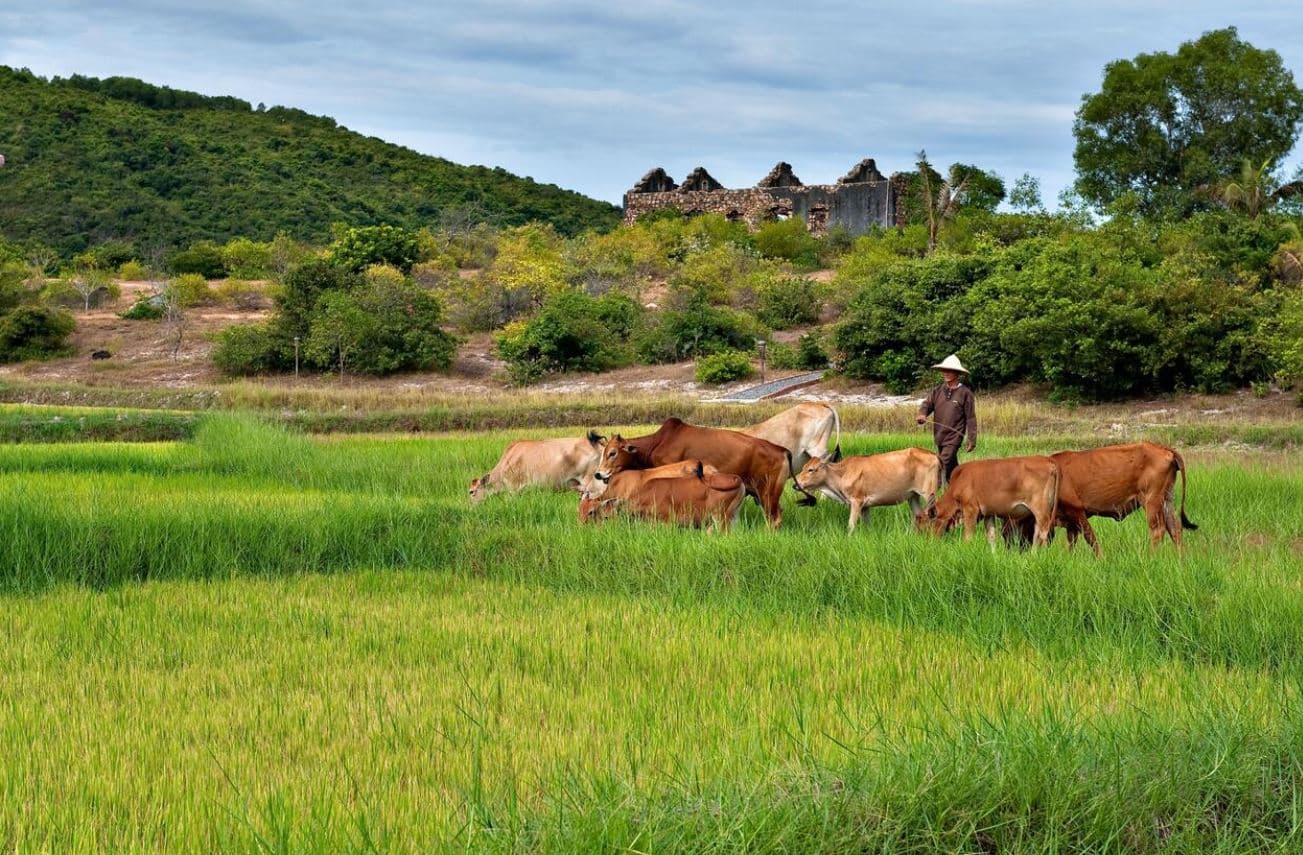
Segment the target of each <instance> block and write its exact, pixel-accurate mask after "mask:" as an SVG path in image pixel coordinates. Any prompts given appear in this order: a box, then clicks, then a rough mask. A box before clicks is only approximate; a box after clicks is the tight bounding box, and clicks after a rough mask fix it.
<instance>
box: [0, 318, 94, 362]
mask: <svg viewBox="0 0 1303 855" xmlns="http://www.w3.org/2000/svg"><path fill="white" fill-rule="evenodd" d="M76 326H77V324H76V322H75V321H74V320H73V318H72V315H71V314H69V313H68V312H67V311H64V310H63V309H54V308H50V307H48V306H19V307H18V308H16V309H14V310H13V311H11V312H9V313H8V314H6V315H3V316H0V362H21V361H23V360H26V359H46V358H49V357H52V356H59V355H61V354H64V353H66V352H67V351H68V350H69V347H68V336H70V335H72V331H73V330H74V329H75V328H76Z"/></svg>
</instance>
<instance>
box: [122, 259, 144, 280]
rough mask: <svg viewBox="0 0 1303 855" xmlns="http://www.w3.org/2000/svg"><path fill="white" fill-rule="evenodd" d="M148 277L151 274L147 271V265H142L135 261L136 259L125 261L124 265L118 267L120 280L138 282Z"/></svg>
mask: <svg viewBox="0 0 1303 855" xmlns="http://www.w3.org/2000/svg"><path fill="white" fill-rule="evenodd" d="M148 275H149V272H148V271H146V270H145V265H143V264H141V263H140V262H139V261H135V260H134V259H133V260H131V261H124V262H123V263H122V264H120V265H118V278H120V279H125V280H127V281H129V282H138V281H140V280H141V279H144V278H145V277H146V276H148Z"/></svg>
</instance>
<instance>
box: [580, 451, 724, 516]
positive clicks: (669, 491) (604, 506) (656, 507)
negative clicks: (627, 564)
mask: <svg viewBox="0 0 1303 855" xmlns="http://www.w3.org/2000/svg"><path fill="white" fill-rule="evenodd" d="M745 498H746V486H745V485H744V484H743V483H742V479H741V478H739V477H738V476H736V475H726V474H724V473H722V472H716V473H714V474H712V475H707V474H705V473H704V472H703V471H702V467H701V466H700V464H698V466H697V467H696V472H695V473H694V474H692V475H689V476H687V477H671V478H653V479H651V480H649V481H645V482H644V483H642V484H641V486H639V488H638V489H637V490H634V491H633V492H632V493H630V494H629V495H628V496H626V497H623V498H617V497H610V496H604V497H602V498H599V499H595V498H590V497H584V498H582V499H580V501H579V519H580V521H581V522H590V521H592V520H593V519H594V518H596V519H599V520H600V519H608V518H610V517H612V516H614V515H615V514H617V513H627V514H630V515H632V516H635V517H642V518H645V519H653V520H660V521H662V522H671V523H676V524H678V525H690V526H694V527H697V528H700V527H702V526H704V525H707V524H711V523H713V524H714V526H715V527H716V528H717V529H718V530H719V531H728V530H729V527H730V526H731V525H732V524H733V520H734V519H736V518H737V515H738V511H739V510H740V509H741V507H742V500H743V499H745Z"/></svg>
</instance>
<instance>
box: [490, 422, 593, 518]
mask: <svg viewBox="0 0 1303 855" xmlns="http://www.w3.org/2000/svg"><path fill="white" fill-rule="evenodd" d="M604 439H605V438H604V437H602V436H601V435H599V434H598V433H597V432H596V431H591V430H590V431H589V432H588V435H587V436H583V437H579V438H578V439H569V438H567V439H518V440H516V441H515V442H513V443H511V444H510V445H508V446H507V448H506V450H505V451H503V452H502V457H500V458H499V459H498V463H497V465H496V466H494V467H493V469H491V470H490V471H489V472H487V473H486V474H484V475H481V476H480V477H479V478H476V479H475V480H474V481H471V485H470V497H471V501H472V502H477V503H478V502H480V501H483V499H484V498H485V497H486V496H489V495H491V494H493V493H497V492H501V491H504V490H505V491H508V492H516V491H519V490H524V489H526V488H528V487H545V488H548V489H552V490H571V489H575V488H577V487H578V486H579V485H580V484H581V483H582V482H583V481H584V479H586V478H588V477H589V476H590V475H592V473H593V472H594V471H595V470H596V469H597V464H598V462H599V461H600V460H601V454H602V442H603V441H604Z"/></svg>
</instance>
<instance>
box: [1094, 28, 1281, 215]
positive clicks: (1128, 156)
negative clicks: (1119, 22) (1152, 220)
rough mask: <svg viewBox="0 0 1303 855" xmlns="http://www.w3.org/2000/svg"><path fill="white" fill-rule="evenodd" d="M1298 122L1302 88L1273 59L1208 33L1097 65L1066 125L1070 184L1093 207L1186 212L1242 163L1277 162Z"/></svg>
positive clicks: (1231, 33) (1226, 34)
mask: <svg viewBox="0 0 1303 855" xmlns="http://www.w3.org/2000/svg"><path fill="white" fill-rule="evenodd" d="M1301 119H1303V91H1301V90H1300V89H1299V87H1298V86H1297V85H1295V83H1294V76H1293V75H1292V74H1291V73H1290V72H1289V70H1288V69H1287V68H1285V66H1284V63H1283V62H1282V61H1281V58H1280V55H1279V54H1278V53H1276V52H1275V51H1273V50H1261V49H1259V48H1256V47H1254V46H1253V45H1251V44H1249V43H1248V42H1245V41H1242V40H1241V39H1240V37H1239V34H1238V33H1237V32H1236V30H1235V28H1234V27H1229V28H1227V29H1224V30H1213V31H1211V32H1208V33H1204V34H1203V35H1202V36H1200V37H1199V38H1198V39H1196V40H1194V41H1189V42H1185V43H1183V44H1182V45H1181V46H1180V48H1179V49H1178V50H1177V52H1176V53H1175V54H1171V53H1151V54H1140V55H1138V56H1136V57H1135V58H1134V59H1131V60H1117V61H1116V62H1112V63H1109V64H1108V65H1107V66H1106V67H1105V68H1104V82H1103V85H1102V86H1101V88H1100V91H1099V92H1096V93H1094V94H1089V95H1085V96H1083V97H1082V104H1081V108H1080V109H1079V110H1078V111H1077V119H1076V122H1075V123H1074V125H1073V134H1074V135H1075V136H1076V139H1077V146H1076V151H1075V153H1074V160H1075V162H1076V166H1077V176H1078V177H1077V182H1076V186H1077V189H1078V191H1079V192H1080V193H1081V195H1082V197H1083V198H1085V199H1086V200H1087V201H1088V202H1091V203H1093V204H1095V205H1097V206H1101V207H1103V206H1108V205H1111V204H1112V203H1113V202H1114V201H1116V200H1118V199H1119V198H1121V197H1122V196H1125V195H1127V194H1134V195H1135V197H1136V198H1137V199H1138V200H1139V203H1140V207H1141V210H1142V212H1144V213H1150V214H1153V213H1163V212H1172V213H1178V214H1180V213H1184V212H1186V211H1188V210H1190V209H1191V208H1193V207H1195V206H1196V205H1197V204H1198V201H1199V188H1200V187H1203V186H1207V185H1211V184H1213V183H1215V182H1216V181H1217V180H1218V179H1219V178H1221V177H1222V176H1225V175H1229V174H1232V173H1234V172H1235V171H1236V170H1237V169H1238V168H1239V166H1240V163H1241V161H1242V160H1244V159H1246V158H1247V159H1248V160H1250V161H1252V162H1253V163H1265V164H1267V165H1268V166H1269V168H1274V167H1275V166H1276V165H1277V164H1279V162H1280V159H1281V158H1282V157H1284V156H1285V155H1286V154H1287V153H1288V152H1289V150H1290V149H1291V148H1292V147H1293V145H1294V140H1295V139H1296V137H1297V133H1298V125H1299V121H1300V120H1301Z"/></svg>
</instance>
